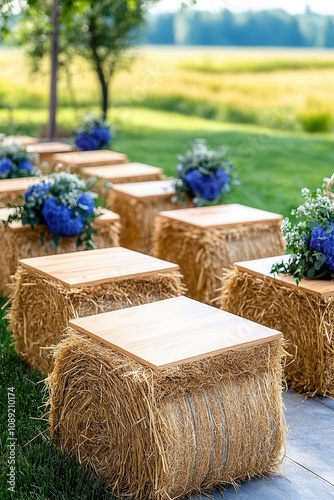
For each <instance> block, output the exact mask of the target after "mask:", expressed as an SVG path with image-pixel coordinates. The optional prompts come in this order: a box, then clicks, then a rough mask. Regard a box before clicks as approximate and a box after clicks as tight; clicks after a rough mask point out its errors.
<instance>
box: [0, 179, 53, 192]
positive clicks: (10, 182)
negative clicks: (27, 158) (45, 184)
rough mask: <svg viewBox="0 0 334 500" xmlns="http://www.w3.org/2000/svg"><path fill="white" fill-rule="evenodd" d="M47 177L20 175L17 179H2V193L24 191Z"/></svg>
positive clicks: (0, 190) (0, 189)
mask: <svg viewBox="0 0 334 500" xmlns="http://www.w3.org/2000/svg"><path fill="white" fill-rule="evenodd" d="M44 179H46V177H42V178H41V177H18V178H17V179H1V180H0V193H24V191H26V190H27V189H28V188H29V187H30V186H32V185H33V184H36V183H39V182H41V181H42V180H44Z"/></svg>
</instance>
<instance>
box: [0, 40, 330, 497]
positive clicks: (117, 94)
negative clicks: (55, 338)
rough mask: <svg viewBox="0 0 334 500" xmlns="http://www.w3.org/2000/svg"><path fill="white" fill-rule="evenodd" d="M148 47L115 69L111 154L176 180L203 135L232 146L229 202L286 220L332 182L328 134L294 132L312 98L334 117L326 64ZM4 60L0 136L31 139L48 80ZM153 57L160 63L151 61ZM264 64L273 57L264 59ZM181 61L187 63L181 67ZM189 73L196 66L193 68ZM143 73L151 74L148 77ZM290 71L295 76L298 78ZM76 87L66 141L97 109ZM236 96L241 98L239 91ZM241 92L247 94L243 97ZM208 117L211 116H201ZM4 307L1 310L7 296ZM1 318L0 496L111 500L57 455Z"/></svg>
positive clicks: (37, 387) (63, 97) (65, 100)
mask: <svg viewBox="0 0 334 500" xmlns="http://www.w3.org/2000/svg"><path fill="white" fill-rule="evenodd" d="M145 50H146V51H144V53H143V56H142V59H140V60H139V61H138V62H137V63H136V65H135V66H134V69H133V71H132V72H131V73H122V74H121V75H119V77H117V79H116V81H115V85H114V90H113V99H114V101H115V104H116V106H115V108H114V107H113V108H111V109H110V114H109V119H110V121H111V123H112V124H113V126H114V127H115V139H114V141H113V145H112V147H113V149H115V150H117V151H121V152H124V153H126V154H127V155H128V157H129V159H130V161H140V162H144V163H148V164H151V165H156V166H161V167H162V168H163V169H164V172H165V173H166V175H168V176H173V174H174V173H175V167H176V164H177V156H178V155H180V154H184V153H185V151H186V149H187V145H188V143H189V142H190V141H191V140H193V139H195V138H205V139H207V141H208V143H209V145H210V146H212V147H219V146H220V145H229V146H230V151H231V157H232V159H233V161H234V163H235V165H236V169H237V172H238V176H239V179H240V181H241V186H240V187H238V188H237V189H235V191H234V192H233V194H232V195H231V196H230V197H229V199H228V200H227V201H228V202H238V203H243V204H246V205H250V206H254V207H258V208H262V209H265V210H270V211H274V212H277V213H282V214H283V215H284V216H286V215H288V214H289V213H290V210H291V209H292V208H293V207H295V206H296V205H298V204H299V203H300V202H301V201H302V200H301V197H300V190H301V188H302V187H304V186H307V187H310V188H311V189H315V188H316V187H317V186H320V185H321V183H322V179H323V177H325V176H331V174H332V172H333V165H334V140H333V136H332V134H331V133H327V134H312V135H311V134H307V133H305V132H302V131H301V130H298V129H300V127H299V126H295V125H294V124H296V117H297V116H298V114H299V113H300V112H301V111H300V110H302V109H304V108H303V106H304V104H305V109H304V111H305V110H307V109H309V107H310V105H309V104H308V103H309V102H311V103H313V104H312V106H311V107H312V109H313V108H314V107H315V108H316V110H317V112H318V111H319V110H320V111H321V112H323V111H324V112H325V113H329V114H332V113H334V111H333V110H334V105H333V106H332V104H331V99H333V100H334V97H333V94H332V93H331V96H330V97H329V93H328V86H329V82H332V81H333V76H334V70H333V69H332V67H331V64H332V62H331V61H329V62H326V63H322V65H323V66H325V68H324V69H321V68H319V65H320V63H317V64H318V68H317V69H312V68H309V67H308V68H307V66H309V63H308V62H307V57H306V56H305V57H304V56H303V58H300V57H299V56H298V54H296V55H295V56H293V57H294V58H295V59H293V57H292V54H291V55H290V56H289V58H288V59H289V61H290V62H289V64H285V65H284V64H283V63H282V62H281V61H282V57H283V56H284V54H283V56H282V52H281V53H280V55H276V56H275V57H276V58H277V60H279V61H280V63H279V65H280V68H281V69H278V70H277V71H276V70H275V71H274V70H272V68H271V69H270V65H269V63H267V67H266V68H267V69H265V70H263V67H261V68H262V69H261V68H260V69H261V71H259V70H258V69H257V68H258V66H257V65H256V64H255V62H254V63H253V67H252V68H251V69H249V67H248V68H247V69H248V72H242V71H241V70H240V63H239V65H236V61H235V57H236V56H235V57H233V54H232V53H231V55H230V56H229V57H230V59H229V60H228V61H226V60H223V56H222V53H221V52H219V55H217V51H216V52H215V51H211V52H210V53H209V52H207V51H206V50H207V49H205V51H204V49H203V50H202V49H201V50H202V52H200V53H199V52H197V53H196V51H195V49H194V50H193V52H191V50H189V51H188V53H189V54H190V55H187V53H186V52H187V51H184V52H178V53H176V52H175V51H174V52H173V51H168V50H167V49H166V50H165V51H162V52H158V51H157V49H154V50H155V51H156V52H154V50H153V49H152V50H151V51H150V50H149V49H145ZM5 54H7V55H6V58H7V59H6V64H4V65H3V66H2V71H1V74H0V99H1V101H0V104H1V107H0V132H2V131H5V132H7V133H8V132H17V133H27V134H32V135H36V134H38V133H39V131H40V129H41V128H42V127H43V126H44V125H45V123H46V120H47V109H46V95H47V80H46V78H45V77H40V78H39V79H38V80H37V81H36V80H29V78H28V76H27V74H26V73H24V72H23V71H20V70H19V69H18V66H17V64H18V62H17V61H19V63H20V62H21V63H22V59H20V57H22V56H21V54H20V53H19V52H16V54H17V57H18V59H14V58H13V57H10V55H8V52H7V53H6V51H0V64H1V62H4V61H5V59H4V57H5ZM159 54H163V55H164V57H161V58H160V63H159V58H158V55H159ZM182 54H183V55H182ZM191 54H192V55H191ZM199 54H204V55H203V56H202V55H201V56H199ZM205 54H209V55H208V56H205ZM240 54H241V55H240ZM304 54H306V52H305V53H304ZM314 54H315V52H314ZM205 57H206V58H205ZM242 57H243V59H242ZM266 57H267V58H270V57H271V55H270V53H269V51H267V55H266ZM284 57H285V56H284ZM286 57H288V56H286ZM298 57H299V59H300V60H301V61H302V62H303V68H302V69H301V68H299V69H297V70H293V69H291V65H293V63H291V58H292V59H293V60H297V59H298ZM314 57H316V58H317V57H318V56H317V55H316V56H314V55H313V56H312V58H313V59H314ZM319 57H320V56H319ZM261 58H263V54H262V55H261V54H260V55H259V53H258V55H256V54H255V52H254V55H253V61H257V60H258V59H261ZM321 58H322V60H325V61H327V60H328V59H331V53H322V55H321ZM313 59H312V60H313ZM242 60H245V54H242V53H241V52H239V61H242ZM15 64H16V66H15ZM159 64H161V66H159ZM187 64H188V67H185V65H187ZM224 64H225V66H224ZM228 64H229V65H230V66H228ZM196 65H197V66H198V65H199V67H195V68H194V66H196ZM226 65H227V66H228V71H227V70H226ZM223 66H224V67H223ZM271 66H272V64H271ZM231 67H232V69H231ZM282 68H283V69H282ZM289 68H290V69H289ZM153 70H154V71H155V73H154V71H153ZM87 71H88V70H87ZM152 72H153V73H152ZM163 72H165V73H166V74H165V76H163ZM322 72H323V73H322ZM148 75H151V76H150V78H149V77H148ZM152 75H153V76H152ZM198 75H200V76H198ZM293 75H296V80H294V79H293ZM10 78H12V80H11V81H12V82H13V85H11V84H10ZM159 78H160V80H159ZM322 78H325V80H322ZM190 80H191V81H190ZM83 82H84V84H83V85H82V87H80V85H79V84H78V74H77V73H76V72H75V74H74V82H73V83H74V88H75V89H76V99H77V107H76V108H73V106H72V103H71V99H70V97H69V94H68V93H67V91H68V89H67V88H66V85H65V83H64V81H62V82H61V87H60V101H61V107H60V109H59V113H58V124H59V126H60V127H61V128H62V129H63V130H64V131H65V132H66V131H67V132H68V133H70V132H71V131H73V130H74V128H75V125H76V123H77V121H78V119H79V117H80V116H81V115H82V114H83V113H84V112H85V111H88V110H91V109H94V110H95V111H97V109H98V108H97V105H98V103H97V92H96V88H97V87H96V84H95V82H94V78H93V76H92V75H90V74H89V75H88V73H87V78H85V79H84V80H83ZM173 82H174V83H173ZM238 82H239V84H238ZM308 83H309V85H308ZM269 84H270V85H272V87H270V86H269ZM208 85H211V87H210V88H209V87H208ZM228 85H229V86H230V87H229V88H227V86H228ZM181 86H182V89H181ZM195 88H196V90H195ZM208 88H209V91H208ZM187 89H188V90H189V92H187ZM210 89H211V90H210ZM228 89H229V90H228ZM240 89H242V93H241V94H240V93H239V94H238V92H239V91H240ZM247 89H248V90H247ZM274 89H276V90H275V91H274ZM277 89H278V90H277ZM279 89H281V90H279ZM322 89H323V92H322ZM279 92H280V93H279ZM242 95H243V96H244V98H241V96H242ZM231 96H233V99H232V97H231ZM245 96H246V97H245ZM247 96H248V97H247ZM261 96H262V97H261ZM312 96H313V97H312ZM176 97H177V98H176ZM190 98H191V99H190ZM231 99H232V100H231ZM309 99H311V101H309ZM312 99H313V101H312ZM326 99H328V101H327V100H326ZM288 101H289V102H291V103H292V104H289V102H288ZM194 102H195V103H197V104H198V103H200V104H201V103H202V104H201V106H197V107H196V106H193V104H192V103H194ZM203 102H204V103H206V104H205V106H204V105H203ZM189 103H190V104H191V105H190V104H189ZM208 103H209V104H208ZM224 103H225V104H224ZM296 103H297V104H296ZM298 103H299V104H298ZM319 103H320V104H319ZM207 104H208V106H209V107H208V106H207ZM333 104H334V103H333ZM187 106H188V107H187ZM192 106H193V107H192ZM223 106H230V110H231V109H232V110H234V112H235V110H237V111H238V112H239V113H240V119H243V121H247V120H246V119H245V116H246V117H247V116H254V117H255V119H254V122H255V123H243V124H242V123H235V121H236V118H237V114H236V113H235V114H234V115H233V116H232V118H233V120H234V122H231V121H224V120H223V118H224V116H223V114H222V115H221V116H219V114H218V113H216V114H215V113H214V111H215V110H216V109H223V108H222V107H223ZM175 109H176V110H178V111H179V112H175ZM210 109H211V110H213V111H212V116H211V118H214V119H209V117H210V113H209V111H210ZM173 110H174V111H173ZM198 115H200V116H198ZM203 116H206V118H203ZM227 116H228V115H227V114H226V115H225V118H226V117H227ZM260 116H268V117H269V119H268V120H267V121H265V120H264V121H263V124H264V125H263V126H259V125H258V123H261V120H260V119H259V117H260ZM291 116H292V118H291ZM230 118H231V116H230ZM249 121H251V120H249ZM256 123H257V124H256ZM277 127H278V128H279V129H280V130H278V129H277ZM294 128H296V129H297V130H293V129H294ZM1 304H5V300H3V301H2V302H1ZM5 314H6V308H5V309H4V310H3V311H2V312H1V317H0V380H1V384H0V401H1V407H2V409H3V411H2V412H1V416H0V425H1V431H0V443H1V451H2V453H1V456H0V481H1V482H0V498H1V500H2V499H4V500H5V499H7V498H8V499H10V498H15V499H19V500H26V499H32V500H49V499H55V500H58V499H59V500H62V499H66V500H67V499H68V500H70V499H71V500H72V499H73V498H80V499H87V500H94V499H96V500H106V499H109V498H111V496H110V495H109V494H108V493H106V492H105V491H104V489H103V483H102V481H96V480H93V479H92V478H91V476H90V474H89V473H88V472H85V471H83V470H82V469H81V468H80V466H79V465H78V464H76V463H75V461H74V460H73V459H72V458H71V457H70V456H68V455H62V454H60V453H59V452H58V451H57V450H56V449H55V448H54V446H53V444H52V442H51V441H50V438H49V435H48V423H47V413H46V411H47V408H46V407H45V401H46V400H47V393H46V392H45V388H44V387H45V386H44V383H43V377H42V376H41V374H39V373H38V372H36V371H32V370H30V368H29V367H28V366H26V365H25V364H24V363H22V362H21V361H20V359H19V357H18V356H17V354H16V353H15V351H14V348H13V346H12V337H11V334H10V332H9V331H8V329H7V321H6V319H5V318H4V316H5ZM9 387H14V388H15V394H16V427H15V432H16V437H17V445H16V459H17V460H16V493H15V495H11V494H10V493H9V492H8V491H7V486H6V479H7V476H6V475H7V473H8V464H7V457H8V449H7V444H8V440H7V438H8V432H7V406H6V402H7V394H8V388H9Z"/></svg>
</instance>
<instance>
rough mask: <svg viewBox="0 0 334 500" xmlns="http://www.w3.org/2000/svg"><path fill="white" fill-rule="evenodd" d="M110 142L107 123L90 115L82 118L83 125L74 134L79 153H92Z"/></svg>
mask: <svg viewBox="0 0 334 500" xmlns="http://www.w3.org/2000/svg"><path fill="white" fill-rule="evenodd" d="M110 142H111V132H110V125H109V123H108V122H107V121H106V120H104V119H103V118H102V117H101V116H94V115H92V114H88V115H86V116H84V118H83V123H82V125H81V126H80V127H79V128H78V130H77V132H76V137H75V145H76V147H77V148H78V149H80V150H81V151H93V150H96V149H103V148H105V147H107V146H108V145H109V143H110Z"/></svg>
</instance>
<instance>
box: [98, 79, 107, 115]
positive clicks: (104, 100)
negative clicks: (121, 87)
mask: <svg viewBox="0 0 334 500" xmlns="http://www.w3.org/2000/svg"><path fill="white" fill-rule="evenodd" d="M100 83H101V89H102V114H103V118H104V119H105V120H106V118H107V114H108V103H109V86H108V82H106V81H105V80H104V79H103V81H101V80H100Z"/></svg>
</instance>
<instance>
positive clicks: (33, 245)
mask: <svg viewBox="0 0 334 500" xmlns="http://www.w3.org/2000/svg"><path fill="white" fill-rule="evenodd" d="M95 227H96V228H97V230H98V233H97V234H96V235H95V236H94V244H95V247H96V248H107V247H114V246H119V234H120V227H121V226H120V222H119V221H118V220H117V219H116V220H112V221H110V223H108V224H106V223H105V222H104V223H99V221H98V219H97V220H96V222H95ZM41 232H44V244H43V245H41V242H40V233H41ZM76 241H77V238H76V237H73V238H68V237H66V238H62V239H61V241H60V242H59V244H58V246H57V247H56V248H54V247H53V246H52V245H51V234H50V232H49V230H48V229H47V227H46V226H35V227H34V228H32V227H31V226H22V227H19V228H11V227H8V228H6V227H5V226H4V225H3V224H1V223H0V255H1V261H0V296H7V295H8V294H10V292H11V289H12V287H11V284H10V276H12V275H14V274H15V272H16V269H17V265H18V261H19V259H27V258H30V257H40V256H43V255H55V254H60V253H68V252H75V251H82V250H84V246H83V245H82V246H81V247H77V244H76Z"/></svg>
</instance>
